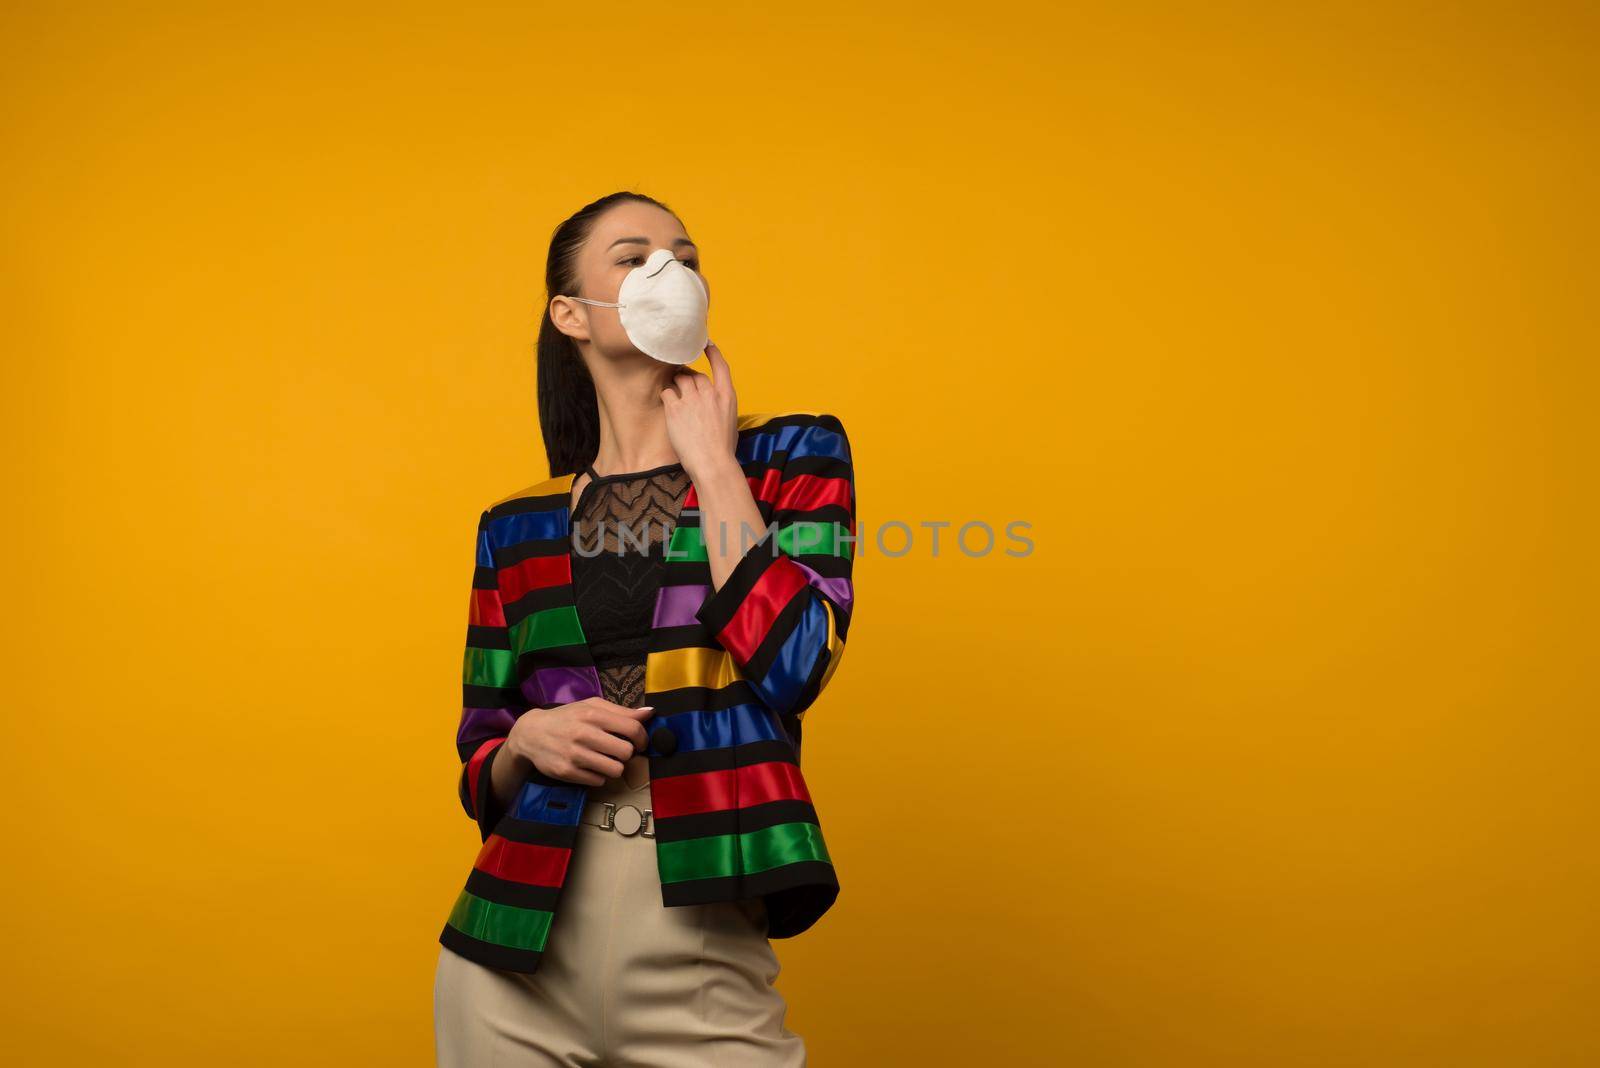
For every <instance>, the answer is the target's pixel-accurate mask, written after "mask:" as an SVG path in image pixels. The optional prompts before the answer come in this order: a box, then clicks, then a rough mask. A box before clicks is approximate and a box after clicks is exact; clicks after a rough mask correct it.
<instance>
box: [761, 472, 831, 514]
mask: <svg viewBox="0 0 1600 1068" xmlns="http://www.w3.org/2000/svg"><path fill="white" fill-rule="evenodd" d="M830 504H837V505H839V506H840V507H841V508H849V507H850V480H849V479H848V478H824V477H823V476H822V475H796V476H794V477H793V478H791V479H790V480H789V481H787V482H785V483H784V484H783V487H782V489H781V490H779V492H778V499H777V502H776V504H775V507H777V508H779V509H781V510H784V511H790V512H809V511H812V510H813V509H816V508H824V507H826V506H828V505H830Z"/></svg>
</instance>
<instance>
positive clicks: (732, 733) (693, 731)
mask: <svg viewBox="0 0 1600 1068" xmlns="http://www.w3.org/2000/svg"><path fill="white" fill-rule="evenodd" d="M660 719H661V722H662V723H663V724H665V725H666V726H667V727H668V728H670V729H671V731H672V733H673V734H675V735H677V738H678V752H680V753H682V752H685V751H690V750H697V749H726V748H727V747H728V746H730V745H742V744H744V743H746V742H771V741H777V740H778V739H780V738H784V737H787V736H786V735H785V734H784V733H783V728H782V727H780V726H779V725H778V721H777V719H776V718H775V717H774V716H773V715H772V711H771V710H770V709H769V708H767V706H766V705H756V704H745V705H734V706H733V707H732V708H722V709H718V710H717V711H715V712H674V713H673V714H672V715H670V716H662V717H660ZM651 722H652V724H653V723H654V722H655V721H654V720H653V719H652V721H651ZM652 729H653V728H652Z"/></svg>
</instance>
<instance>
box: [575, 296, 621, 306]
mask: <svg viewBox="0 0 1600 1068" xmlns="http://www.w3.org/2000/svg"><path fill="white" fill-rule="evenodd" d="M567 299H568V300H581V301H583V302H584V303H585V304H594V305H597V306H599V307H601V308H620V307H622V305H621V304H618V303H615V302H613V301H609V300H590V299H589V298H588V297H568V298H567Z"/></svg>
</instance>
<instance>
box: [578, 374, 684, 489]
mask: <svg viewBox="0 0 1600 1068" xmlns="http://www.w3.org/2000/svg"><path fill="white" fill-rule="evenodd" d="M596 362H599V361H596ZM590 369H591V373H593V372H595V371H598V372H599V373H598V374H594V392H595V400H596V402H597V403H598V407H599V413H600V449H599V451H598V452H597V453H596V454H595V458H594V469H595V471H596V472H597V473H599V474H602V475H609V474H615V473H618V472H622V471H645V470H648V469H650V468H652V467H661V466H663V465H665V464H670V463H676V462H677V460H678V454H677V452H676V451H675V450H674V449H673V447H672V442H671V441H670V440H668V438H667V412H666V409H665V408H663V407H662V406H661V391H662V390H663V389H666V388H667V387H668V386H670V385H671V384H672V376H673V375H674V374H676V373H677V368H675V367H673V366H672V365H670V364H665V363H661V362H660V361H658V360H652V359H650V358H649V357H640V359H638V360H636V361H628V362H606V363H603V364H601V366H600V367H598V368H596V367H595V366H594V365H593V364H591V365H590Z"/></svg>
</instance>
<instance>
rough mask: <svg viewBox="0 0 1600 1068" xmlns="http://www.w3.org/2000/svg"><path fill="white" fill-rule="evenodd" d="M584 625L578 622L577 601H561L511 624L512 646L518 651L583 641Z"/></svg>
mask: <svg viewBox="0 0 1600 1068" xmlns="http://www.w3.org/2000/svg"><path fill="white" fill-rule="evenodd" d="M582 644H583V627H582V626H580V625H579V623H578V609H577V606H575V605H570V604H567V605H561V606H560V607H558V608H546V609H545V610H544V611H542V612H534V613H533V614H532V615H530V616H528V617H527V618H526V619H524V620H523V621H522V622H520V623H518V624H517V625H516V626H514V627H512V628H511V648H512V649H513V650H515V651H516V653H517V654H518V655H521V654H522V653H527V652H532V651H533V650H535V649H554V648H557V647H559V646H562V645H582Z"/></svg>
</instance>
